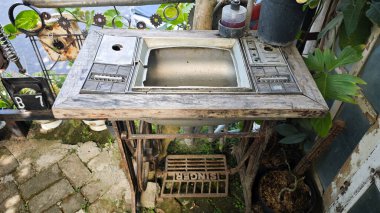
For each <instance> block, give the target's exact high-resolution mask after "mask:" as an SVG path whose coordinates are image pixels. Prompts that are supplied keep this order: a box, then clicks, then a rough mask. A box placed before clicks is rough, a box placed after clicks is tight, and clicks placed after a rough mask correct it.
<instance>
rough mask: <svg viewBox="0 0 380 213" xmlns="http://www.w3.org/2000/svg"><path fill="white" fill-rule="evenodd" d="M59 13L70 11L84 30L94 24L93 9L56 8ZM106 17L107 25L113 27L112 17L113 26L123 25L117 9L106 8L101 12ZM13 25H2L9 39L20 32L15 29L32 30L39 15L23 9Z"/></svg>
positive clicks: (119, 26)
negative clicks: (82, 25)
mask: <svg viewBox="0 0 380 213" xmlns="http://www.w3.org/2000/svg"><path fill="white" fill-rule="evenodd" d="M57 12H59V13H63V12H66V13H70V14H71V15H72V16H73V17H74V18H75V20H76V21H78V22H82V23H84V24H85V25H86V30H89V29H90V27H91V26H92V25H93V24H94V15H95V10H82V9H81V8H79V7H78V8H57ZM103 15H104V17H105V18H106V25H105V26H107V27H113V25H112V20H113V19H114V23H115V26H116V27H118V28H121V27H123V26H124V23H123V22H122V17H121V16H119V11H117V10H115V9H110V10H106V11H105V12H104V13H103ZM15 25H16V26H14V25H13V24H7V25H5V26H4V32H5V33H6V34H7V35H8V37H9V39H11V40H12V39H14V38H16V36H17V35H19V34H20V32H19V31H18V30H17V29H24V30H32V29H35V28H36V27H38V26H39V25H40V17H39V16H38V14H37V13H36V12H35V11H33V10H24V11H21V12H20V13H18V14H17V16H16V18H15Z"/></svg>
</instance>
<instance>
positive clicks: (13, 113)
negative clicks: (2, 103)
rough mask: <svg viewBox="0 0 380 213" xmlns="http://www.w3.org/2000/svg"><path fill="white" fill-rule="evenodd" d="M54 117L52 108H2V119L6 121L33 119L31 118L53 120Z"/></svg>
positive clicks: (0, 115) (0, 113)
mask: <svg viewBox="0 0 380 213" xmlns="http://www.w3.org/2000/svg"><path fill="white" fill-rule="evenodd" d="M51 119H54V115H53V112H52V111H51V110H18V109H2V110H0V120H4V121H31V120H51Z"/></svg>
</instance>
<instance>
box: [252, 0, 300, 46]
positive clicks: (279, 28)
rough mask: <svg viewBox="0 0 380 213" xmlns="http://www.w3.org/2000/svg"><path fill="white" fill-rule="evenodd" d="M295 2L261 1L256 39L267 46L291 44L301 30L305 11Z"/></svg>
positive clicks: (291, 0)
mask: <svg viewBox="0 0 380 213" xmlns="http://www.w3.org/2000/svg"><path fill="white" fill-rule="evenodd" d="M302 7H303V5H302V4H299V3H297V2H296V0H263V2H262V3H261V10H260V18H259V27H258V37H259V39H260V40H261V41H262V42H264V43H267V44H271V45H274V46H287V45H290V44H292V43H293V41H294V40H295V38H296V36H297V33H298V32H299V30H300V29H301V26H302V23H303V20H304V18H305V15H306V10H305V11H304V10H303V9H302Z"/></svg>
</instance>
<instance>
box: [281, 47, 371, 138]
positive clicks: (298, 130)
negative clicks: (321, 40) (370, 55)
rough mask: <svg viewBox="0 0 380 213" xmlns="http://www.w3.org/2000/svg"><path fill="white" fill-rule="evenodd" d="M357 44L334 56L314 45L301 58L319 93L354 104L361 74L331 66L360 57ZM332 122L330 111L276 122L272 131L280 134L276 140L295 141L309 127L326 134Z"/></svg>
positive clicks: (307, 133) (304, 136) (306, 136)
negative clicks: (344, 71)
mask: <svg viewBox="0 0 380 213" xmlns="http://www.w3.org/2000/svg"><path fill="white" fill-rule="evenodd" d="M361 53H362V50H361V48H360V47H351V46H347V47H346V48H344V49H343V50H342V52H341V53H340V54H339V55H338V56H336V55H335V54H334V53H333V52H332V51H331V50H330V49H327V50H324V51H321V50H320V49H316V50H315V52H314V53H313V54H309V56H308V57H307V58H305V63H306V65H307V67H308V68H309V69H310V71H311V72H312V75H313V77H314V80H315V82H316V84H317V86H318V89H319V90H320V92H321V94H322V96H323V97H324V98H325V99H326V100H339V101H342V102H346V103H352V104H355V103H356V100H355V98H356V97H357V96H358V95H359V94H360V87H359V84H366V83H365V81H363V80H362V79H361V78H359V77H356V76H353V75H350V74H337V73H335V72H334V70H335V69H336V68H338V67H342V66H345V65H348V64H352V63H355V62H357V61H359V60H360V59H361V58H362V55H361ZM331 126H332V119H331V115H330V113H327V115H326V116H324V117H322V118H312V119H307V120H296V122H293V123H291V122H290V123H285V124H280V125H278V126H277V127H276V131H277V132H278V133H279V134H280V135H281V136H283V137H284V138H282V139H281V140H280V141H279V142H280V143H283V144H295V143H300V142H304V141H306V140H307V139H308V138H309V135H310V134H309V132H308V131H310V130H313V131H314V132H315V133H317V134H318V136H320V137H326V136H327V135H328V133H329V130H330V128H331Z"/></svg>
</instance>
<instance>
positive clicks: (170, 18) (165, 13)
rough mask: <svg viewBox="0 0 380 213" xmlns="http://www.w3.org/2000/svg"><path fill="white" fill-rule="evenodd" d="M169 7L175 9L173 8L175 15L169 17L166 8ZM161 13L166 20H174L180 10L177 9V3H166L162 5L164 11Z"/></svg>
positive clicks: (168, 8)
mask: <svg viewBox="0 0 380 213" xmlns="http://www.w3.org/2000/svg"><path fill="white" fill-rule="evenodd" d="M170 9H175V10H176V14H175V16H173V17H170V16H168V15H167V12H168V10H170ZM162 13H163V15H164V18H165V19H166V20H168V21H174V20H176V19H177V18H178V16H179V14H180V11H179V9H178V4H177V5H174V4H169V5H166V6H165V7H164V11H163V12H162Z"/></svg>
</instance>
